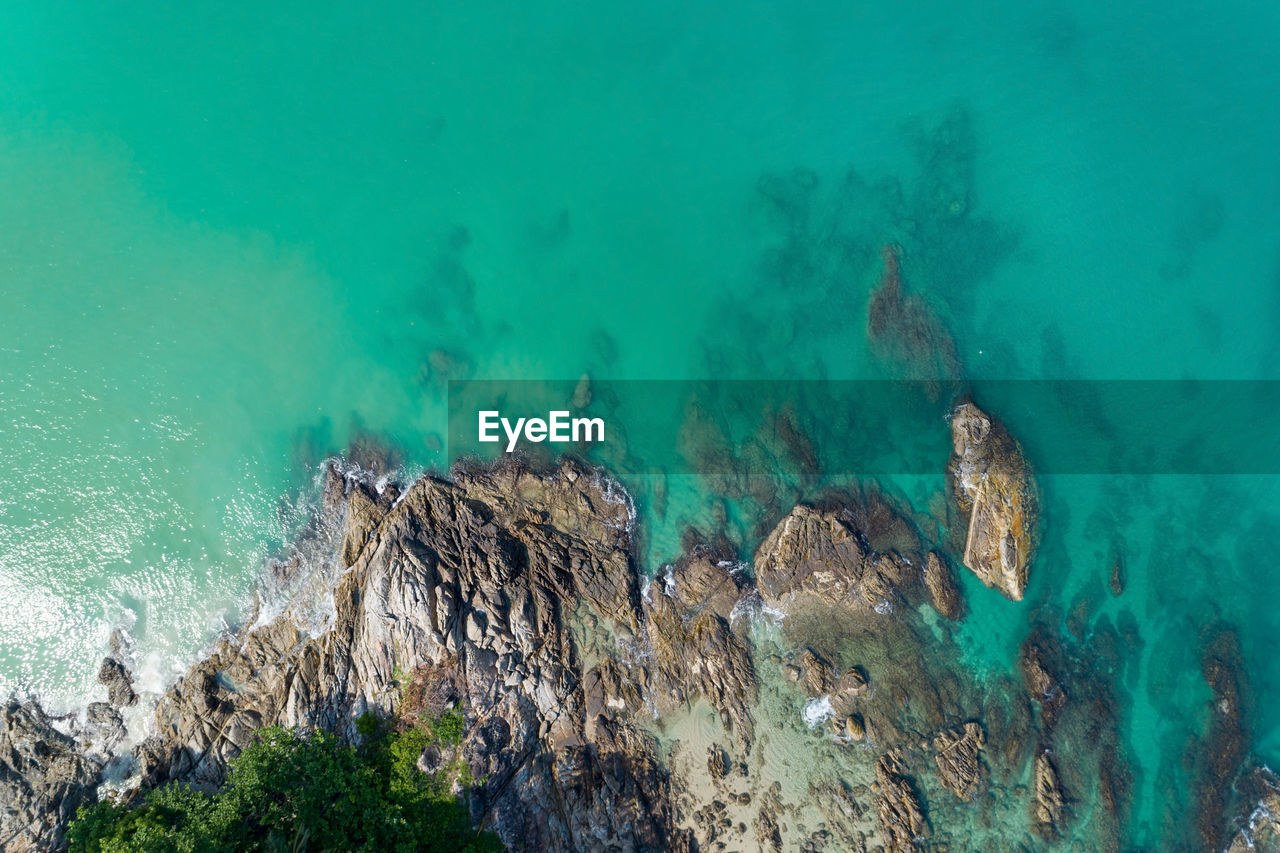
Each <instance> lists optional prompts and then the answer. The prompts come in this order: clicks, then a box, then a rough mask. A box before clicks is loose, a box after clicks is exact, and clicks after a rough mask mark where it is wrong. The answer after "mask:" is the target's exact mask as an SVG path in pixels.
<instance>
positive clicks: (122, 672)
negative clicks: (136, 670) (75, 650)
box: [98, 657, 138, 707]
mask: <svg viewBox="0 0 1280 853" xmlns="http://www.w3.org/2000/svg"><path fill="white" fill-rule="evenodd" d="M98 681H99V682H100V683H102V684H105V685H107V701H109V702H110V703H111V704H112V705H118V706H120V707H124V706H126V705H132V704H133V703H134V702H137V701H138V695H137V694H136V693H134V692H133V673H131V672H129V668H128V667H126V666H125V665H124V664H122V663H121V662H120V661H118V660H116V659H115V658H113V657H105V658H103V659H102V666H101V667H100V668H99V669H98Z"/></svg>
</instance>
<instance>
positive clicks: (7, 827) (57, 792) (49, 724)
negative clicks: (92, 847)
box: [0, 700, 102, 853]
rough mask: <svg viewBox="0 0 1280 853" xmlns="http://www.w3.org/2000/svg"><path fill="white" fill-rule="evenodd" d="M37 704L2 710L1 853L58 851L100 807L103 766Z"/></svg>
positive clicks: (14, 704) (12, 704)
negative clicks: (80, 817) (82, 815)
mask: <svg viewBox="0 0 1280 853" xmlns="http://www.w3.org/2000/svg"><path fill="white" fill-rule="evenodd" d="M53 722H54V721H53V720H52V719H51V718H50V717H48V716H47V715H46V714H45V713H44V712H43V711H42V710H41V709H40V707H39V706H38V705H36V704H35V703H34V702H18V701H16V700H10V701H9V702H8V704H6V705H5V706H4V707H3V708H0V849H2V850H5V851H10V853H18V851H28V850H32V851H34V850H53V849H58V848H59V847H60V846H61V844H62V843H63V841H62V833H63V830H64V829H65V827H66V825H67V822H68V821H69V820H71V818H72V817H73V816H74V815H75V813H76V809H77V808H78V807H79V806H81V805H87V804H90V803H92V802H94V800H95V797H96V794H95V792H96V789H97V785H98V773H99V771H100V770H101V769H102V768H101V765H100V764H99V763H97V761H95V760H93V759H89V758H86V757H85V756H84V755H82V754H81V752H80V749H79V747H78V745H77V744H76V742H75V740H74V739H73V738H71V737H70V736H68V735H65V734H63V733H62V732H60V731H58V730H57V729H56V728H54V726H53Z"/></svg>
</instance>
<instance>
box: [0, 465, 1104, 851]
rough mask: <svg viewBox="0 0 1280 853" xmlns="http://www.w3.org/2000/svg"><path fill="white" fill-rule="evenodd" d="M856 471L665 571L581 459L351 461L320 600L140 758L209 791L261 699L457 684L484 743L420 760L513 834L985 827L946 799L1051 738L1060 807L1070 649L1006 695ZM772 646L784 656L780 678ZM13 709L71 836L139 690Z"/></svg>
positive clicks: (1037, 761)
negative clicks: (445, 468)
mask: <svg viewBox="0 0 1280 853" xmlns="http://www.w3.org/2000/svg"><path fill="white" fill-rule="evenodd" d="M846 497H847V499H837V498H832V499H830V500H828V501H826V502H824V503H822V504H820V505H818V506H810V505H801V506H797V507H795V508H794V509H793V510H792V511H791V512H789V513H788V514H787V515H786V516H785V517H783V518H782V520H781V521H779V522H778V524H777V526H776V527H775V528H774V529H773V530H772V531H771V532H770V533H769V534H768V535H767V536H765V537H764V541H763V542H762V544H761V546H760V548H759V550H758V551H757V553H756V555H755V558H754V565H753V566H746V565H745V564H741V563H738V562H735V561H734V560H733V559H731V557H732V555H731V554H728V553H727V552H725V551H724V550H723V548H721V549H719V550H717V549H713V548H709V547H705V546H701V547H690V548H689V549H688V553H686V554H685V556H684V557H682V558H681V559H679V560H677V561H676V562H675V563H674V564H673V565H671V566H670V567H669V568H666V569H665V570H664V571H663V572H662V573H660V574H659V575H658V576H656V577H654V578H653V579H652V580H651V581H650V582H648V583H642V576H643V573H642V572H641V571H640V570H639V569H638V567H637V565H636V564H635V559H634V552H635V543H634V540H633V531H632V524H633V509H632V506H631V504H630V501H629V499H628V498H627V496H626V494H625V493H624V492H623V491H622V490H621V489H620V487H618V486H617V485H616V484H615V483H613V482H612V481H611V480H609V479H608V478H607V477H604V476H603V475H601V474H600V473H599V472H595V471H591V470H588V469H586V468H584V467H582V466H581V465H579V464H577V463H574V462H564V463H562V464H561V465H560V466H559V467H557V468H555V469H553V470H550V471H543V472H535V471H530V470H527V469H525V468H522V467H519V466H517V465H503V466H499V467H497V468H494V469H483V470H468V469H460V470H457V471H455V472H454V476H453V479H452V480H450V481H446V480H442V479H438V478H433V477H426V478H424V479H421V480H419V481H418V482H416V483H415V484H413V485H412V486H410V487H409V488H407V489H406V490H404V491H403V492H401V491H400V490H398V489H397V488H395V487H394V486H391V485H388V484H385V483H382V485H381V488H378V487H375V485H374V484H373V483H372V482H370V480H368V479H366V478H364V477H361V476H357V475H355V474H353V473H352V472H349V471H346V470H344V469H342V468H338V467H334V468H332V469H331V470H330V472H329V476H328V479H327V486H326V495H325V501H324V504H323V505H324V507H325V510H324V514H325V518H323V519H321V521H320V522H319V523H318V524H317V525H316V531H317V534H316V535H317V536H319V537H320V538H321V540H322V541H321V542H320V544H321V545H323V547H317V548H316V549H314V550H313V551H312V552H309V553H310V557H309V558H308V559H307V560H303V559H301V558H297V559H294V560H291V561H288V562H286V563H280V564H277V565H275V566H273V568H272V571H271V572H270V573H269V574H270V576H271V578H272V581H273V582H274V583H278V584H279V585H280V586H281V588H282V589H288V590H291V591H293V593H294V594H295V595H296V596H297V597H295V598H294V599H292V600H291V603H290V604H289V605H288V606H286V607H284V609H283V610H280V611H278V612H277V611H268V610H266V609H265V608H264V609H263V610H262V611H261V612H259V613H258V614H256V618H255V619H254V620H253V623H252V624H251V625H250V626H248V627H247V628H245V629H244V630H243V631H241V632H240V633H239V634H237V635H236V636H234V637H228V638H226V639H225V640H223V641H222V642H220V643H219V644H218V645H217V646H216V647H215V648H214V649H213V651H212V653H211V654H210V655H209V656H208V657H207V658H206V659H205V660H203V661H201V662H200V663H198V664H197V665H196V666H194V667H193V668H192V669H191V670H190V671H189V672H188V673H187V674H186V675H185V676H184V677H183V678H182V679H181V680H180V681H179V682H178V683H177V684H175V685H174V686H173V687H172V688H171V689H170V690H169V691H168V692H167V693H166V694H165V696H164V697H163V698H162V699H161V700H160V702H159V704H158V706H157V708H156V712H155V727H154V731H155V734H154V735H153V736H152V737H150V738H149V739H147V740H146V741H145V742H144V743H143V744H141V745H140V746H139V747H138V748H137V750H136V759H137V761H138V764H139V766H140V767H139V769H140V770H141V772H142V774H143V776H144V780H145V782H146V783H148V784H153V785H154V784H158V783H162V782H165V781H169V780H176V781H181V782H184V783H189V784H193V785H196V786H201V787H204V788H212V787H214V786H216V785H218V784H220V783H221V781H222V780H223V778H224V774H225V771H226V767H227V763H228V762H229V761H230V760H231V759H232V758H234V757H235V756H236V755H237V754H239V752H240V751H241V750H242V749H243V748H244V746H245V745H246V744H248V743H249V742H250V740H251V739H252V738H253V737H254V734H255V732H256V731H257V730H258V729H259V728H261V727H262V726H265V725H270V724H278V725H283V726H297V727H301V728H303V729H318V728H320V729H326V730H330V731H333V732H335V733H337V734H338V735H339V736H340V737H342V738H344V739H346V740H348V741H350V742H357V741H358V740H359V738H360V735H359V734H358V732H357V726H356V723H355V721H356V719H357V718H358V717H359V716H361V715H362V714H365V713H368V712H373V713H375V714H378V715H382V716H389V717H394V718H398V719H400V720H401V721H404V720H409V719H417V718H418V717H419V715H420V714H422V713H428V714H434V713H438V712H439V711H441V710H444V709H446V708H453V707H456V708H459V709H461V710H462V711H463V714H464V717H465V727H464V736H463V739H462V742H461V744H460V745H458V746H457V747H452V746H451V747H448V749H447V750H446V749H444V748H443V747H437V748H436V751H430V750H429V751H428V752H427V753H424V754H423V755H422V756H421V757H420V759H419V767H420V768H422V769H423V770H424V772H430V771H431V770H432V769H433V768H439V767H441V766H445V765H453V764H454V763H455V762H458V761H461V762H464V763H465V764H466V765H467V766H468V767H469V769H470V776H471V778H474V779H477V780H480V781H479V782H478V783H477V784H476V785H475V787H473V788H471V789H469V790H468V791H466V792H465V795H466V796H467V798H468V801H469V803H470V805H471V807H472V813H473V817H474V819H475V820H476V822H477V823H478V824H479V825H482V826H484V827H486V828H490V829H493V830H495V831H496V832H498V834H499V835H500V836H501V837H502V838H503V839H504V840H505V841H506V843H507V844H508V845H510V846H511V847H512V848H513V849H517V850H521V849H524V850H534V849H536V850H549V851H568V850H573V851H597V850H601V851H603V850H609V851H641V850H659V849H661V850H676V851H680V850H691V849H694V848H695V845H696V848H697V849H734V848H751V847H754V846H758V847H759V848H761V849H778V850H782V849H809V850H816V849H835V848H836V847H838V848H839V849H851V850H858V849H875V848H876V845H880V846H881V847H882V848H883V849H885V850H889V851H906V850H916V849H922V848H923V847H924V846H925V845H926V844H929V845H932V847H931V849H932V848H937V849H942V848H944V847H946V846H948V845H950V849H959V848H958V847H957V846H956V845H957V844H958V843H960V842H961V841H964V842H966V843H967V842H968V839H962V838H960V837H958V836H953V835H951V834H950V831H949V825H948V822H949V821H951V820H952V819H954V820H955V821H956V825H957V826H960V825H964V826H966V827H967V826H969V818H968V817H967V816H965V815H966V814H967V812H964V811H962V810H966V809H971V810H974V814H975V815H977V816H979V817H980V820H987V819H988V818H990V815H991V812H990V811H989V809H990V800H991V799H992V798H991V797H990V796H989V795H988V794H989V792H993V791H997V790H1015V786H1016V785H1017V784H1018V780H1019V779H1020V778H1022V774H1025V773H1026V772H1027V770H1028V763H1030V762H1032V761H1034V768H1033V770H1032V772H1033V773H1034V778H1035V782H1036V784H1035V787H1034V791H1033V792H1027V793H1026V795H1025V797H1026V803H1025V804H1019V805H1018V806H1017V811H1018V812H1019V814H1020V815H1023V814H1025V811H1024V810H1025V809H1027V808H1030V809H1031V810H1032V811H1033V815H1034V818H1035V825H1036V827H1037V828H1038V829H1040V830H1041V831H1043V832H1045V833H1046V834H1047V835H1053V834H1057V833H1059V832H1060V830H1061V827H1062V821H1063V812H1064V805H1063V803H1064V797H1063V787H1064V782H1063V779H1065V786H1066V787H1068V788H1069V789H1070V790H1072V791H1076V790H1081V791H1083V790H1085V788H1084V786H1083V785H1082V784H1081V783H1080V780H1079V779H1078V778H1077V775H1078V771H1077V770H1075V769H1073V767H1072V765H1071V764H1070V763H1064V764H1063V765H1062V767H1055V765H1054V764H1052V763H1050V761H1049V759H1048V757H1047V755H1045V754H1041V755H1039V756H1038V757H1034V758H1033V756H1032V746H1031V744H1032V743H1035V742H1037V741H1036V738H1037V737H1041V738H1042V739H1041V740H1040V741H1038V742H1040V743H1042V744H1044V745H1046V746H1048V747H1052V746H1054V745H1055V741H1054V740H1053V738H1054V737H1055V736H1057V735H1055V734H1054V731H1055V726H1059V727H1066V726H1068V725H1069V724H1070V723H1071V722H1072V720H1074V719H1075V718H1074V717H1072V716H1071V714H1072V713H1073V711H1072V708H1073V707H1074V706H1064V705H1063V704H1062V703H1063V702H1065V701H1066V700H1065V691H1064V689H1063V684H1064V683H1069V684H1071V685H1073V686H1072V690H1073V691H1075V692H1073V696H1077V697H1084V696H1086V695H1087V694H1086V693H1085V692H1084V691H1083V690H1081V689H1078V688H1077V687H1076V685H1077V684H1078V682H1077V681H1069V680H1068V679H1069V678H1070V676H1071V674H1072V673H1073V671H1074V670H1073V669H1072V667H1070V666H1068V662H1067V660H1066V659H1065V658H1064V657H1063V655H1062V654H1061V653H1059V652H1055V651H1054V648H1053V647H1052V645H1051V644H1050V643H1049V639H1048V638H1047V637H1044V636H1041V635H1039V634H1034V633H1033V636H1032V637H1031V638H1030V639H1029V640H1028V642H1027V643H1026V644H1025V645H1024V653H1023V672H1024V676H1025V679H1026V688H1027V693H1028V694H1029V698H1028V696H1023V695H1022V693H1021V691H1020V690H1018V689H1017V686H1016V682H1014V681H1012V680H1009V681H1008V682H1007V683H1005V684H1000V685H999V686H997V687H996V688H995V690H996V692H998V693H1000V701H997V702H991V701H990V697H989V696H988V695H987V694H984V692H983V691H984V687H983V684H982V682H981V681H979V680H977V679H973V678H971V677H970V676H969V675H968V674H967V673H966V671H965V669H964V667H963V665H962V662H961V659H960V657H959V652H958V649H956V647H955V646H954V645H953V642H952V640H951V639H950V635H951V632H950V631H948V630H945V628H944V626H943V625H942V624H941V623H940V620H939V619H937V618H936V617H934V616H933V614H932V613H931V612H929V610H928V607H929V606H930V605H932V607H934V608H935V609H936V610H937V611H938V612H939V613H940V614H942V615H943V616H944V617H949V618H954V615H955V613H956V610H957V607H958V606H959V605H958V603H957V602H958V595H952V592H957V593H958V591H956V590H955V584H954V579H953V578H950V574H949V571H950V570H949V568H948V567H947V565H946V564H945V562H944V560H943V558H941V556H940V555H939V554H936V553H932V554H931V553H930V549H929V547H928V546H926V545H925V544H924V543H923V542H922V541H920V540H919V538H918V536H917V534H915V533H914V532H913V529H912V528H911V526H910V524H909V523H908V522H906V521H904V520H903V518H902V516H899V515H896V514H895V513H894V511H893V510H892V508H891V507H890V505H889V504H888V502H887V501H884V500H881V501H879V502H873V501H868V502H866V503H865V504H860V503H858V500H857V498H853V497H848V496H846ZM318 541H319V540H318ZM320 554H326V555H328V559H330V560H331V563H323V562H319V563H318V562H316V560H317V559H318V558H317V555H320ZM304 569H305V571H304ZM753 574H754V579H753ZM308 579H309V580H308ZM321 581H322V582H321ZM317 591H322V592H324V593H325V595H326V596H328V597H325V598H321V599H319V600H317V599H316V598H315V597H314V594H315V593H316V592H317ZM316 614H325V615H324V616H323V618H319V619H318V618H317V616H316ZM126 657H127V656H123V655H122V656H121V657H113V659H115V660H123V659H126ZM768 667H773V668H775V669H774V670H773V673H774V674H775V675H776V676H777V677H776V678H771V679H761V678H758V674H757V669H758V668H759V670H760V672H761V673H765V668H768ZM122 668H123V667H122ZM113 671H114V670H113ZM784 673H785V674H786V675H788V676H790V680H788V678H786V677H783V674H784ZM766 674H767V673H766ZM126 675H127V673H126ZM1014 696H1016V701H1013V702H1012V703H1010V702H1007V701H1005V700H1006V699H1008V698H1009V697H1014ZM1030 700H1034V701H1035V702H1036V703H1037V704H1038V705H1039V708H1040V711H1041V714H1040V716H1039V718H1038V719H1039V725H1041V726H1042V727H1043V731H1041V732H1036V731H1035V726H1036V725H1037V723H1035V722H1033V721H1032V714H1033V710H1032V705H1031V701H1030ZM1019 703H1020V704H1019ZM1082 707H1083V706H1082ZM1064 708H1065V710H1064ZM1006 712H1007V714H1006ZM1081 713H1083V711H1082V712H1081ZM779 715H781V716H779ZM9 717H12V718H14V719H18V720H19V721H20V722H19V723H17V724H10V725H9V729H10V730H13V731H18V732H20V733H21V734H19V735H17V736H13V735H2V736H3V737H7V738H8V741H4V740H0V746H5V745H6V744H7V743H8V742H14V743H16V744H18V746H16V747H14V748H13V749H12V750H9V749H8V747H7V746H6V748H5V749H0V785H5V786H7V787H3V788H0V795H4V796H5V800H4V803H5V808H7V809H8V811H3V812H0V815H3V816H4V821H3V822H0V829H3V831H4V832H6V833H11V834H12V833H15V832H18V831H19V830H22V831H26V832H27V834H26V835H23V836H22V838H24V839H29V840H30V844H35V845H37V846H39V847H41V848H48V847H53V846H56V844H57V835H56V833H57V832H58V831H59V828H60V827H61V826H62V825H63V823H64V822H65V821H66V819H67V818H68V817H69V816H70V814H71V813H72V812H73V810H74V807H75V805H76V804H78V803H80V802H87V801H89V800H91V799H92V796H93V788H94V787H95V786H96V784H97V781H98V771H99V770H100V768H101V766H102V764H103V763H104V762H105V761H106V760H107V759H108V758H109V757H110V756H109V753H110V752H111V750H112V749H117V748H118V744H119V741H120V736H121V734H122V727H121V719H120V713H119V710H118V708H116V707H115V706H113V705H112V704H110V703H96V704H95V705H94V706H91V708H90V709H89V713H88V715H87V717H86V720H85V722H84V723H83V724H81V727H80V728H78V729H76V730H75V731H73V732H72V734H70V735H63V734H60V733H59V731H58V727H55V726H54V725H53V723H52V722H51V721H49V720H47V718H44V717H42V716H41V715H40V714H39V713H38V711H36V710H32V709H30V708H25V707H23V706H18V710H10V711H9ZM9 717H7V718H6V719H8V718H9ZM1060 717H1061V720H1060V719H1059V718H1060ZM963 720H968V721H970V722H965V723H961V724H959V725H957V721H963ZM979 720H981V722H978V721H979ZM818 721H822V722H821V725H819V722H818ZM806 724H807V729H806V728H805V726H806ZM68 725H70V723H68ZM59 726H61V724H59ZM68 730H69V731H70V729H68ZM1058 731H1059V732H1060V731H1061V728H1059V729H1058ZM1062 737H1063V738H1064V739H1063V740H1062V742H1061V744H1070V743H1072V741H1069V740H1066V739H1065V735H1063V736H1062ZM988 740H990V743H989V744H988ZM37 742H39V743H43V744H45V746H39V747H37V746H36V745H35V744H36V743H37ZM1061 744H1059V745H1061ZM802 750H805V751H802ZM807 750H812V754H810V753H809V752H807ZM1056 754H1058V755H1062V754H1065V752H1063V751H1059V752H1057V753H1056ZM49 755H52V756H55V760H52V761H50V760H47V759H46V760H45V762H44V764H42V765H40V767H39V768H37V767H36V766H35V764H33V763H32V762H33V761H35V758H34V757H35V756H49ZM86 755H92V756H93V757H92V758H85V757H84V756H86ZM24 756H27V757H26V758H24ZM40 768H46V769H40ZM781 768H789V769H787V771H786V772H788V773H791V774H802V775H801V776H800V778H799V780H797V779H795V778H780V776H779V773H780V772H781ZM1059 771H1062V773H1063V774H1064V776H1063V777H1062V778H1061V779H1060V777H1059ZM42 772H43V773H46V775H44V776H41V775H39V774H40V773H42ZM49 773H53V774H54V775H52V776H50V775H48V774H49ZM1073 773H1077V775H1072V774H1073ZM33 774H35V775H33ZM988 777H990V778H991V779H992V784H991V785H990V787H989V788H988V787H987V779H988ZM15 780H21V782H22V784H25V785H26V787H21V786H20V785H19V783H18V782H16V781H15ZM33 780H34V781H33ZM796 781H800V783H801V784H800V785H799V786H797V785H796V784H794V783H795V782H796ZM784 782H785V783H786V784H785V786H784V784H783V783H784ZM942 788H946V789H948V791H949V792H950V793H948V792H947V791H943V790H942ZM806 789H807V790H808V791H809V794H810V796H809V798H808V799H806V798H805V796H804V795H803V794H802V793H798V792H803V791H805V790H806ZM926 794H927V799H926ZM953 794H954V796H953ZM11 803H12V804H16V805H10V804H11ZM979 810H981V811H979ZM931 823H932V827H931ZM1019 825H1020V827H1021V830H1020V831H1025V829H1026V821H1025V818H1023V819H1022V820H1020V821H1019ZM26 827H31V829H30V830H25V829H24V828H26ZM13 837H17V836H13ZM926 839H927V841H926ZM24 843H27V842H25V841H24ZM974 843H977V842H976V841H975V842H974ZM30 844H28V846H30ZM718 845H724V846H723V847H719V846H718ZM0 846H3V845H0ZM17 849H23V848H17Z"/></svg>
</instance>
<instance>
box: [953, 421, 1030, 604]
mask: <svg viewBox="0 0 1280 853" xmlns="http://www.w3.org/2000/svg"><path fill="white" fill-rule="evenodd" d="M951 441H952V455H951V460H950V462H949V463H948V464H947V474H948V476H949V477H950V480H951V486H952V493H953V495H954V498H955V501H956V508H957V509H958V510H959V513H960V517H961V519H963V521H964V523H965V524H966V525H967V528H968V533H967V535H966V537H965V545H964V564H965V566H967V567H968V568H969V569H970V570H971V571H972V572H973V573H974V574H975V575H977V576H978V578H979V580H981V581H982V582H983V583H984V584H986V585H987V586H989V587H995V588H996V589H998V590H1000V591H1001V592H1003V593H1004V594H1005V595H1006V596H1007V597H1008V598H1010V599H1012V600H1014V601H1021V600H1022V596H1023V594H1024V593H1025V591H1026V588H1027V573H1028V568H1029V566H1030V564H1031V559H1032V556H1033V555H1034V553H1035V548H1036V545H1037V542H1038V536H1039V529H1038V526H1039V514H1040V502H1039V495H1038V492H1037V489H1036V483H1035V479H1034V478H1033V476H1032V473H1031V467H1030V465H1029V464H1028V463H1027V460H1026V457H1025V456H1024V455H1023V453H1022V448H1021V447H1020V446H1019V445H1018V443H1017V441H1015V440H1014V439H1013V437H1012V436H1011V435H1009V433H1008V431H1007V430H1005V428H1004V426H1003V425H1002V424H1001V423H1000V422H999V421H997V420H996V419H995V418H993V417H991V416H990V415H987V414H985V413H984V412H983V411H982V410H980V409H979V408H978V407H977V406H975V405H973V404H972V403H961V404H960V405H959V406H958V407H956V409H955V411H953V412H952V413H951Z"/></svg>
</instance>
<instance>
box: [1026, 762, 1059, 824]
mask: <svg viewBox="0 0 1280 853" xmlns="http://www.w3.org/2000/svg"><path fill="white" fill-rule="evenodd" d="M1065 804H1066V800H1065V798H1064V796H1063V793H1062V784H1061V783H1060V782H1059V781H1058V771H1057V769H1056V768H1055V767H1054V766H1053V762H1052V761H1050V760H1049V755H1048V754H1047V753H1044V752H1041V753H1040V754H1039V755H1037V756H1036V765H1035V802H1034V804H1033V806H1032V812H1031V816H1032V823H1033V825H1034V826H1035V829H1036V831H1037V832H1039V833H1040V834H1041V835H1042V836H1044V837H1045V838H1052V837H1055V836H1056V835H1057V834H1058V831H1059V829H1060V827H1061V826H1062V816H1063V808H1064V807H1065Z"/></svg>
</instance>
